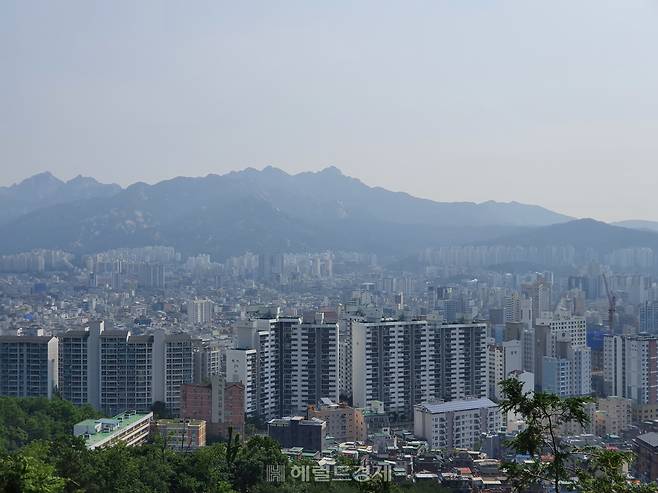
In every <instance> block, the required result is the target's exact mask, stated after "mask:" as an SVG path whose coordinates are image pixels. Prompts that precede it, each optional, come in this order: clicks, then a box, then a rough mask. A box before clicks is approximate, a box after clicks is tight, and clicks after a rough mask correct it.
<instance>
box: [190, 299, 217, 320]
mask: <svg viewBox="0 0 658 493" xmlns="http://www.w3.org/2000/svg"><path fill="white" fill-rule="evenodd" d="M214 307H215V303H214V302H213V301H212V300H190V301H188V302H187V317H188V319H189V320H190V322H192V323H193V324H199V325H200V324H205V323H208V322H210V321H211V320H212V317H213V313H214Z"/></svg>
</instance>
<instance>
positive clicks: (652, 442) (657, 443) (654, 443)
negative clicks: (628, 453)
mask: <svg viewBox="0 0 658 493" xmlns="http://www.w3.org/2000/svg"><path fill="white" fill-rule="evenodd" d="M637 440H640V441H642V442H644V443H646V444H647V445H649V446H650V447H658V433H656V432H651V433H645V434H644V435H640V436H639V437H637Z"/></svg>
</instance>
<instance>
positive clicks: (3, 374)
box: [0, 336, 58, 398]
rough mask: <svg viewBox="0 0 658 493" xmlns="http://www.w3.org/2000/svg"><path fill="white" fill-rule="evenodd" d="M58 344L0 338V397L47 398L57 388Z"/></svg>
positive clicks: (48, 340)
mask: <svg viewBox="0 0 658 493" xmlns="http://www.w3.org/2000/svg"><path fill="white" fill-rule="evenodd" d="M57 355H58V340H57V338H56V337H51V336H0V396H10V397H48V398H51V397H52V396H53V392H54V391H55V389H56V388H57V386H58V357H57Z"/></svg>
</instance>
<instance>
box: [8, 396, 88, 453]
mask: <svg viewBox="0 0 658 493" xmlns="http://www.w3.org/2000/svg"><path fill="white" fill-rule="evenodd" d="M96 417H100V414H98V413H97V412H96V411H95V410H94V409H93V408H92V407H91V406H82V407H78V406H75V405H73V404H71V403H70V402H68V401H65V400H63V399H60V398H54V399H51V400H48V399H46V398H34V397H27V398H13V397H0V451H3V450H4V451H5V452H12V451H15V450H18V449H19V448H21V447H23V446H24V445H26V444H28V443H31V442H33V441H35V440H53V439H55V438H57V437H62V436H68V435H70V434H71V432H72V431H73V425H74V424H75V423H78V422H80V421H82V420H84V419H87V418H96Z"/></svg>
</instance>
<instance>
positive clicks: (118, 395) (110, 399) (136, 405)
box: [99, 330, 156, 416]
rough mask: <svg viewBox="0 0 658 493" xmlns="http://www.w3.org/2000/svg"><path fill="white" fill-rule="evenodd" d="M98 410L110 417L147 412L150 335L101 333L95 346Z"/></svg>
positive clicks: (150, 378)
mask: <svg viewBox="0 0 658 493" xmlns="http://www.w3.org/2000/svg"><path fill="white" fill-rule="evenodd" d="M99 366H100V370H101V371H100V381H99V394H100V399H99V409H100V410H101V411H102V412H103V413H105V414H107V415H110V416H113V415H115V414H118V413H121V412H123V411H126V410H136V411H140V412H143V411H147V410H148V409H149V408H150V406H151V404H152V403H153V402H154V401H155V400H156V399H154V398H153V336H131V334H130V332H127V331H123V330H104V331H103V332H102V333H101V334H100V345H99Z"/></svg>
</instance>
